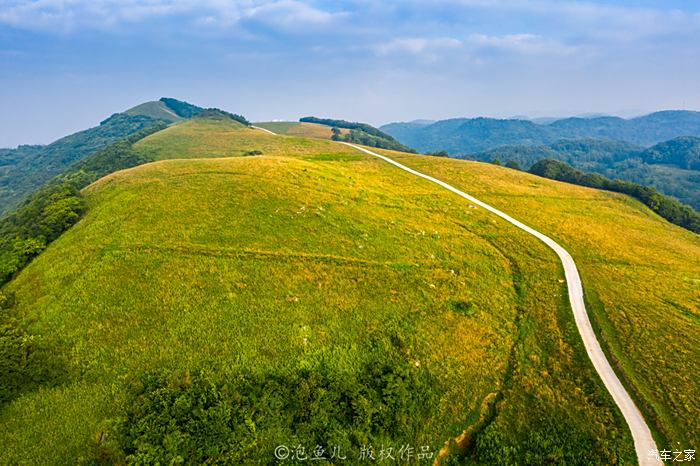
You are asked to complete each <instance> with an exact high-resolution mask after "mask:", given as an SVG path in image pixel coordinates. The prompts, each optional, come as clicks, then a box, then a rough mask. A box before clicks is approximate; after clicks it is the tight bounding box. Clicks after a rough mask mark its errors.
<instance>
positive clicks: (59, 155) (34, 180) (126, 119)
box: [0, 98, 202, 214]
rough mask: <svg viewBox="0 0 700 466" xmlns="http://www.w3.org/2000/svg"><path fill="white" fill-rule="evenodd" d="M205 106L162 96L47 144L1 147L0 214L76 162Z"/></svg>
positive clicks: (187, 116) (184, 116) (193, 113)
mask: <svg viewBox="0 0 700 466" xmlns="http://www.w3.org/2000/svg"><path fill="white" fill-rule="evenodd" d="M201 110H202V109H201V108H200V107H197V106H195V105H192V104H189V103H187V102H182V101H179V100H176V99H169V98H162V99H160V100H159V101H157V102H146V103H144V104H141V105H138V106H136V107H134V108H132V109H129V110H127V111H126V112H124V113H115V114H114V115H112V116H110V117H109V118H107V119H106V120H104V121H102V122H101V123H100V125H99V126H96V127H94V128H90V129H87V130H84V131H80V132H78V133H75V134H71V135H70V136H66V137H64V138H61V139H59V140H57V141H55V142H53V143H51V144H49V145H46V146H26V145H25V146H19V147H18V148H17V149H0V214H3V213H5V212H7V211H8V210H9V209H10V208H12V207H15V206H16V205H18V204H19V203H20V202H21V201H22V200H23V199H24V198H25V196H27V194H29V193H31V192H33V191H34V190H36V189H37V188H39V187H40V186H42V185H43V184H44V183H46V182H47V181H48V180H50V179H51V178H53V177H54V176H56V175H58V174H60V173H62V172H63V171H65V170H66V169H67V168H68V167H70V166H71V165H72V164H74V163H75V162H77V161H79V160H82V159H84V158H85V157H87V156H89V155H90V154H94V153H95V152H97V151H99V150H101V149H104V148H105V147H107V146H109V145H110V144H113V143H115V142H116V141H118V140H120V139H122V138H124V137H127V136H130V135H132V134H135V133H137V132H139V131H141V130H142V129H144V128H147V127H149V126H152V125H155V124H159V123H173V122H175V121H179V120H181V119H183V118H189V117H191V116H193V115H195V114H197V113H199V112H200V111H201Z"/></svg>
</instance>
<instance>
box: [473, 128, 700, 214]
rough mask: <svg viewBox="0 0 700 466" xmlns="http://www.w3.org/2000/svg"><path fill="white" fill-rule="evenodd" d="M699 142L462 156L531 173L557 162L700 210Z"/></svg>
mask: <svg viewBox="0 0 700 466" xmlns="http://www.w3.org/2000/svg"><path fill="white" fill-rule="evenodd" d="M699 141H700V138H693V137H681V138H676V139H672V140H670V141H666V142H663V143H660V144H657V145H655V146H653V147H651V148H649V149H646V150H644V149H643V148H641V147H638V146H634V145H631V144H628V143H625V142H619V141H611V140H604V139H578V140H562V141H557V142H555V143H552V144H548V145H544V146H533V145H529V146H525V145H518V146H503V147H498V148H496V149H491V150H489V151H486V152H481V153H478V154H473V155H470V156H463V157H460V158H468V159H472V160H481V161H484V162H491V161H495V160H499V161H501V162H504V163H505V162H509V161H515V162H517V163H518V164H519V165H520V166H521V167H523V168H525V169H528V168H529V167H531V166H532V165H534V164H535V163H536V162H537V161H539V160H542V159H544V158H552V159H555V160H560V161H563V162H566V163H568V164H570V165H572V166H574V167H575V168H578V169H579V170H584V171H589V172H593V173H598V174H600V175H603V176H607V177H609V178H614V179H621V180H625V181H630V182H633V183H640V184H643V185H645V186H653V187H655V188H656V189H658V190H659V191H661V192H662V193H664V194H667V195H669V196H674V197H675V198H677V199H678V200H680V201H681V202H683V203H685V204H689V205H691V206H693V207H694V208H695V209H696V210H699V209H700V171H699V170H698V167H700V165H699V162H698V161H697V160H698V155H697V154H698V153H700V144H698V142H699Z"/></svg>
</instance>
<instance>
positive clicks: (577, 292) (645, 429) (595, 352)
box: [342, 142, 663, 466]
mask: <svg viewBox="0 0 700 466" xmlns="http://www.w3.org/2000/svg"><path fill="white" fill-rule="evenodd" d="M342 144H345V145H346V146H349V147H352V148H353V149H356V150H359V151H361V152H364V153H366V154H369V155H372V156H374V157H378V158H380V159H382V160H384V161H385V162H387V163H390V164H392V165H394V166H395V167H398V168H400V169H401V170H404V171H407V172H409V173H411V174H412V175H415V176H419V177H421V178H424V179H426V180H428V181H431V182H433V183H435V184H437V185H439V186H441V187H443V188H445V189H447V190H448V191H452V192H453V193H455V194H457V195H458V196H461V197H463V198H465V199H467V200H468V201H469V202H472V203H474V204H476V205H478V206H481V207H482V208H484V209H486V210H488V211H489V212H492V213H493V214H495V215H498V216H499V217H501V218H502V219H504V220H506V221H507V222H509V223H511V224H513V225H515V226H516V227H518V228H520V229H521V230H524V231H526V232H528V233H530V234H531V235H532V236H534V237H536V238H537V239H539V240H540V241H542V242H543V243H544V244H546V245H547V246H549V247H550V248H551V249H552V250H554V252H556V253H557V256H559V260H561V264H562V265H563V266H564V275H565V277H566V285H567V288H568V293H569V303H570V304H571V310H572V311H573V312H574V319H575V321H576V327H577V328H578V331H579V334H580V335H581V338H582V339H583V344H584V346H585V347H586V352H587V353H588V357H589V358H590V359H591V362H592V363H593V367H595V370H596V371H597V372H598V375H599V376H600V378H601V379H602V380H603V383H604V384H605V387H606V388H607V389H608V391H609V392H610V394H611V395H612V397H613V400H615V403H616V404H617V406H618V408H620V411H621V412H622V415H623V416H624V417H625V421H627V425H628V426H629V428H630V431H631V432H632V438H633V440H634V449H635V451H636V453H637V460H638V461H639V464H640V465H643V466H647V465H661V464H663V463H662V462H661V461H659V460H656V459H655V458H654V457H650V455H649V451H650V450H657V447H656V442H654V438H653V437H652V435H651V431H650V430H649V426H648V425H647V423H646V422H645V421H644V417H642V414H641V413H640V412H639V409H637V406H636V405H635V404H634V401H632V398H631V397H630V396H629V394H628V393H627V391H626V390H625V387H623V386H622V383H620V379H618V378H617V375H616V374H615V371H613V369H612V367H611V366H610V363H609V362H608V360H607V358H606V357H605V353H603V350H602V349H601V347H600V343H598V340H597V338H596V336H595V333H594V332H593V327H592V326H591V322H590V320H589V319H588V313H587V312H586V305H585V303H584V301H583V287H582V285H581V277H579V274H578V270H577V269H576V264H575V263H574V259H573V258H572V257H571V254H569V252H568V251H567V250H566V249H564V248H563V247H562V246H560V245H559V244H558V243H556V242H555V241H554V240H553V239H551V238H550V237H548V236H546V235H544V234H542V233H540V232H539V231H537V230H535V229H533V228H530V227H529V226H527V225H525V224H524V223H521V222H519V221H518V220H515V219H514V218H513V217H511V216H509V215H507V214H505V213H503V212H501V211H500V210H498V209H496V208H494V207H491V206H490V205H488V204H486V203H484V202H481V201H480V200H478V199H476V198H475V197H472V196H470V195H469V194H467V193H465V192H463V191H460V190H459V189H457V188H455V187H454V186H451V185H449V184H447V183H445V182H444V181H440V180H438V179H436V178H433V177H432V176H428V175H425V174H423V173H420V172H418V171H416V170H413V169H411V168H408V167H407V166H405V165H402V164H400V163H399V162H396V161H395V160H392V159H390V158H389V157H386V156H383V155H380V154H377V153H375V152H372V151H370V150H367V149H365V148H364V147H360V146H356V145H354V144H349V143H347V142H343V143H342Z"/></svg>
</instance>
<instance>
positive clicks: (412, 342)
mask: <svg viewBox="0 0 700 466" xmlns="http://www.w3.org/2000/svg"><path fill="white" fill-rule="evenodd" d="M134 150H135V151H137V152H138V153H140V154H141V155H143V156H144V158H146V159H152V160H157V161H156V162H154V163H150V164H147V165H143V166H140V167H136V168H131V169H128V170H124V171H120V172H117V173H114V174H112V175H108V176H106V177H104V178H102V179H101V180H99V181H97V182H96V183H94V184H93V185H91V186H90V187H88V188H87V189H85V190H84V195H85V199H86V203H87V213H86V215H85V216H84V217H83V218H82V219H81V220H80V221H79V222H78V223H77V224H76V225H75V226H74V227H73V228H71V229H70V230H68V231H67V232H66V233H64V234H63V236H61V237H60V238H59V239H58V240H57V241H55V242H54V243H52V244H51V245H50V246H49V247H48V248H47V250H46V251H45V252H43V253H42V254H41V255H40V256H39V257H37V258H36V259H35V260H34V261H33V262H32V263H31V264H30V265H29V266H28V267H27V268H26V269H24V270H23V271H22V272H21V273H20V274H19V276H17V277H16V278H15V279H14V280H13V281H12V282H10V283H9V284H8V285H6V286H5V287H3V289H2V293H3V295H5V297H6V298H5V299H2V300H0V307H1V308H2V318H3V321H2V322H0V324H2V325H3V327H2V328H3V329H9V330H7V331H6V333H5V334H4V335H10V336H12V335H14V334H26V338H25V337H23V338H24V340H21V339H20V340H21V341H31V342H33V343H32V346H31V348H32V353H31V354H32V364H35V365H38V367H39V368H40V369H41V370H38V373H49V372H50V373H51V374H56V375H55V376H54V377H50V378H47V377H43V378H41V377H39V378H38V379H37V380H36V381H35V382H36V384H34V385H32V386H31V389H27V390H25V391H24V392H21V394H20V395H19V396H17V397H15V398H13V399H10V400H5V402H4V403H3V404H2V405H0V444H2V445H3V446H4V448H3V450H2V452H0V462H1V463H10V464H13V463H20V464H22V463H24V464H30V463H33V464H65V463H79V464H80V463H89V462H91V461H103V462H107V463H109V462H117V463H119V462H120V461H123V460H124V458H125V457H126V456H127V455H131V456H130V458H131V460H133V461H136V460H140V461H144V462H145V461H147V460H149V459H150V460H153V458H159V459H161V460H162V461H163V462H166V463H167V462H168V461H170V460H172V459H174V458H176V457H177V455H183V454H184V455H185V456H187V457H195V455H200V456H196V457H197V458H200V460H201V461H204V460H209V461H211V462H219V463H225V462H229V463H231V462H233V463H239V464H241V463H246V462H248V463H250V462H253V461H257V462H261V463H265V464H272V463H274V454H273V450H274V448H275V446H276V445H279V444H287V445H297V444H302V445H304V446H306V448H307V452H309V451H310V450H312V449H313V448H314V447H315V446H316V444H320V445H324V446H325V447H327V448H328V450H330V447H331V446H335V445H338V446H341V447H342V448H343V451H344V453H345V454H347V456H348V457H349V458H354V459H355V460H357V455H358V453H359V450H360V448H361V447H362V446H363V445H367V444H373V445H375V447H376V448H377V449H378V448H379V445H381V444H384V445H392V446H394V447H395V448H396V450H398V448H399V447H400V446H401V445H403V444H408V445H411V446H413V447H414V448H416V449H417V450H418V451H419V449H420V448H421V447H422V446H425V447H427V448H429V449H430V451H431V452H434V453H437V451H438V450H439V449H440V448H442V447H443V446H444V445H445V443H446V442H447V443H448V444H449V443H451V444H453V445H454V444H458V445H459V446H460V447H461V451H462V453H461V455H462V456H461V459H459V458H460V454H458V453H457V452H453V453H452V454H451V455H449V456H447V458H446V459H445V460H444V461H443V463H442V464H450V462H451V461H459V462H461V463H464V462H466V463H484V464H497V463H498V462H499V461H503V462H508V461H510V462H511V463H517V462H521V461H522V459H523V458H526V459H527V460H528V461H530V462H532V463H534V464H542V463H545V462H555V463H568V464H577V463H580V464H591V463H592V464H613V463H620V464H632V463H633V462H634V452H633V449H632V444H631V439H630V437H629V433H628V432H627V429H626V427H625V426H624V421H623V420H622V419H621V416H620V415H619V413H618V412H617V411H616V409H615V408H614V405H613V404H612V401H611V400H610V398H609V396H608V394H607V392H606V391H605V390H604V388H603V387H602V385H601V383H600V382H599V381H598V379H597V378H596V377H595V375H594V371H593V369H592V367H591V366H590V363H589V361H588V359H587V357H586V355H585V351H584V349H583V348H582V345H581V343H580V341H579V338H578V334H577V331H576V327H575V325H574V322H573V318H572V316H571V312H570V309H569V308H568V303H567V300H566V293H565V288H564V284H563V276H562V272H561V270H560V268H559V264H558V262H557V260H556V257H555V256H554V254H553V253H551V252H550V251H549V250H547V249H546V248H545V246H543V245H541V244H540V243H538V242H537V241H536V240H535V239H534V238H531V237H529V236H528V235H527V234H525V233H524V232H521V231H519V230H517V229H515V228H514V227H511V226H509V225H508V224H506V223H505V222H503V221H501V220H500V219H497V218H494V217H493V216H491V215H488V214H487V213H486V212H483V211H482V210H481V209H473V208H469V206H468V205H465V203H464V202H463V201H462V200H460V199H458V198H456V197H454V196H453V195H451V194H450V193H449V192H446V191H444V190H441V189H440V188H439V187H437V186H434V185H432V184H429V183H426V182H424V181H422V180H420V179H418V178H416V177H412V176H411V175H409V174H407V173H404V172H401V171H399V170H396V169H393V168H392V167H389V166H388V165H387V164H386V163H384V162H382V161H379V160H377V159H375V158H372V157H369V156H366V155H364V154H362V153H360V152H357V151H354V150H353V149H351V148H349V147H346V146H342V145H339V144H337V143H335V142H332V141H326V140H322V139H311V138H304V137H297V136H273V135H269V134H266V133H264V132H262V131H257V130H254V129H251V128H247V127H245V126H243V125H241V124H238V123H236V122H234V121H231V120H221V119H194V120H188V121H185V122H181V123H178V124H176V125H173V126H171V127H169V128H167V129H164V130H162V131H159V132H157V133H155V134H153V135H151V136H149V137H147V138H145V139H143V140H141V141H139V142H138V143H137V144H136V145H135V146H134ZM386 153H387V154H391V155H392V156H395V157H398V158H399V159H400V160H401V161H402V162H403V163H406V164H409V165H413V166H415V167H418V168H420V169H421V170H424V171H425V172H428V173H431V174H434V175H438V176H440V177H442V178H443V179H445V180H447V181H450V182H453V183H455V184H456V185H457V186H461V187H462V188H463V189H465V190H467V191H469V192H471V193H473V194H475V195H477V196H480V197H482V198H483V200H485V201H487V202H491V203H492V204H494V205H496V206H497V207H499V208H502V209H503V210H504V211H506V212H508V213H511V214H513V215H514V216H516V217H520V218H522V219H524V220H526V219H531V221H530V222H529V223H531V224H532V225H533V226H535V227H538V228H541V230H542V231H544V232H545V233H547V234H550V235H552V236H553V237H554V238H555V239H556V240H557V241H561V243H562V244H564V245H565V246H566V247H567V248H569V249H570V251H571V252H572V253H573V255H574V257H575V258H576V260H577V262H578V263H579V266H580V267H581V269H582V270H581V273H582V276H583V280H584V286H585V287H586V293H587V299H588V300H589V303H591V304H592V305H593V310H594V313H595V320H596V322H597V323H598V325H599V326H600V329H601V333H602V334H603V336H604V337H605V341H606V343H607V345H608V346H609V350H610V351H611V353H612V354H613V355H614V356H615V358H616V360H617V361H618V362H619V364H620V366H621V367H622V368H623V369H624V371H625V374H629V383H630V384H632V385H633V386H634V387H635V388H636V390H637V393H638V394H639V396H640V397H641V399H642V400H643V401H644V402H645V403H648V409H649V411H650V412H652V413H654V415H655V416H656V418H657V423H658V426H659V429H660V431H661V433H662V434H663V435H664V436H665V437H666V439H668V440H669V441H670V440H674V441H679V442H681V443H682V444H684V445H694V444H696V443H697V440H698V437H699V436H700V426H698V421H697V419H698V418H699V416H698V413H700V406H698V401H697V400H698V399H700V398H699V397H698V394H700V393H699V392H700V385H698V384H697V381H696V378H694V377H693V376H692V375H693V374H694V373H696V372H697V369H698V367H697V364H698V363H697V361H699V360H700V359H698V358H697V357H696V353H697V348H698V347H700V346H699V345H698V343H700V342H699V341H698V337H697V336H698V335H699V333H698V332H697V330H698V325H700V322H698V318H699V314H700V313H698V311H697V304H698V287H699V286H700V276H699V275H698V270H700V267H699V265H700V264H698V258H699V257H700V241H699V240H698V237H697V236H696V235H692V234H690V233H688V232H686V231H684V230H682V229H680V228H677V227H674V226H673V225H669V224H668V223H666V222H664V221H662V220H661V219H659V218H658V217H656V216H655V215H653V214H652V213H650V211H648V210H647V209H646V208H644V207H643V206H641V204H639V203H637V202H636V201H633V200H631V199H629V198H627V197H624V196H620V195H616V194H613V193H607V192H601V191H596V190H591V189H586V188H582V187H576V186H571V185H567V184H563V183H557V182H554V181H551V180H545V179H541V178H538V177H534V176H532V175H529V174H526V173H523V172H519V171H515V170H509V169H505V168H502V167H495V166H492V165H488V164H481V163H474V162H464V161H458V160H451V159H438V158H433V157H421V156H411V155H406V154H399V153H393V152H386ZM623 224H624V228H625V235H620V234H619V231H620V228H621V227H620V225H623ZM582 225H587V226H588V228H582ZM7 332H10V333H7ZM13 332H14V333H13ZM680 336H682V338H680ZM8 338H9V337H8ZM27 339H29V340H27ZM16 340H17V339H14V340H13V339H10V340H8V341H16ZM3 341H5V340H3ZM6 348H9V349H6ZM12 348H13V347H12V346H3V351H5V350H6V351H11V350H12ZM20 348H25V347H24V346H21V345H20ZM12 354H14V353H12ZM42 371H43V372H42ZM670 374H672V377H671V376H669V375H670ZM193 406H195V407H196V409H195V408H192V407H193ZM163 413H166V415H164V414H163ZM193 439H194V440H193ZM231 439H234V440H235V442H236V443H235V444H231V443H230V442H231ZM451 439H452V440H451ZM455 439H456V440H455ZM693 442H695V443H693ZM193 445H195V447H196V450H197V451H195V450H193V447H192V446H193ZM673 445H675V442H674V443H673ZM431 463H432V461H426V462H425V464H431Z"/></svg>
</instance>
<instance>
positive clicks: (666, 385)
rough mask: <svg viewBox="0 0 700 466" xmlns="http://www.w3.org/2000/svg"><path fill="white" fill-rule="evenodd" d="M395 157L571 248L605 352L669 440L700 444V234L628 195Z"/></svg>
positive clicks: (457, 163)
mask: <svg viewBox="0 0 700 466" xmlns="http://www.w3.org/2000/svg"><path fill="white" fill-rule="evenodd" d="M386 153H387V154H390V155H391V156H392V157H396V159H397V160H399V161H400V162H401V163H404V164H406V165H408V166H410V167H412V168H415V169H417V170H421V171H422V172H424V173H427V174H429V175H432V176H435V177H437V178H439V179H442V180H444V181H446V182H448V183H450V184H452V185H453V186H456V187H457V188H460V189H463V190H465V191H467V192H469V193H470V194H472V195H474V196H476V197H478V198H480V199H481V200H483V201H485V202H488V203H490V204H491V205H493V206H494V207H496V208H498V209H502V210H503V211H505V212H507V213H509V214H511V215H513V216H514V217H515V218H518V219H521V220H523V221H525V222H526V223H527V224H529V225H530V226H532V227H534V228H536V229H538V230H539V231H542V232H546V234H547V235H549V236H550V237H552V238H553V239H554V240H555V241H557V242H558V243H559V244H561V245H563V246H564V247H565V248H566V249H567V250H568V251H569V252H571V254H572V256H573V257H574V259H575V260H576V263H577V265H578V267H579V272H580V274H581V278H582V280H583V286H584V291H585V298H586V302H587V306H588V309H589V313H591V312H592V316H591V317H592V321H593V322H594V325H595V326H597V327H598V330H599V337H602V340H603V346H604V349H606V351H607V352H608V353H609V356H610V357H612V359H613V361H614V362H615V365H616V367H617V368H618V369H620V371H621V372H620V373H621V374H623V375H624V377H623V379H625V383H626V384H627V385H628V388H629V389H631V390H632V391H633V393H636V397H637V399H638V402H639V404H640V405H642V408H643V411H644V412H645V415H646V418H647V419H648V420H650V421H651V422H652V423H653V424H655V425H656V428H657V433H658V434H661V435H660V438H661V440H659V444H660V445H673V444H676V443H680V444H685V445H697V444H698V443H700V421H698V420H699V419H700V415H699V414H700V402H699V401H698V400H700V384H699V383H698V380H697V377H694V375H693V374H695V373H697V372H698V370H700V358H698V354H697V352H698V348H699V347H700V338H699V335H700V332H698V330H699V329H700V327H699V326H700V236H698V235H696V234H693V233H691V232H689V231H686V230H683V229H681V228H680V227H677V226H675V225H671V224H669V223H667V222H665V221H663V220H661V219H660V218H659V217H658V216H657V215H655V214H653V213H652V212H651V211H650V210H648V209H647V208H645V207H643V206H642V205H641V204H640V203H639V202H637V201H635V200H633V199H631V198H628V197H626V196H623V195H619V194H615V193H607V192H602V191H598V190H595V189H588V188H581V187H574V186H572V185H570V184H566V183H557V182H555V183H552V182H551V181H549V180H546V179H543V178H538V177H533V176H529V175H527V174H523V173H522V172H520V171H517V170H509V169H504V168H502V167H498V166H494V165H492V164H484V163H479V162H467V161H461V160H454V159H443V158H440V159H435V158H433V157H415V156H408V155H404V154H398V153H391V152H386ZM669 374H673V376H672V377H669Z"/></svg>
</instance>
